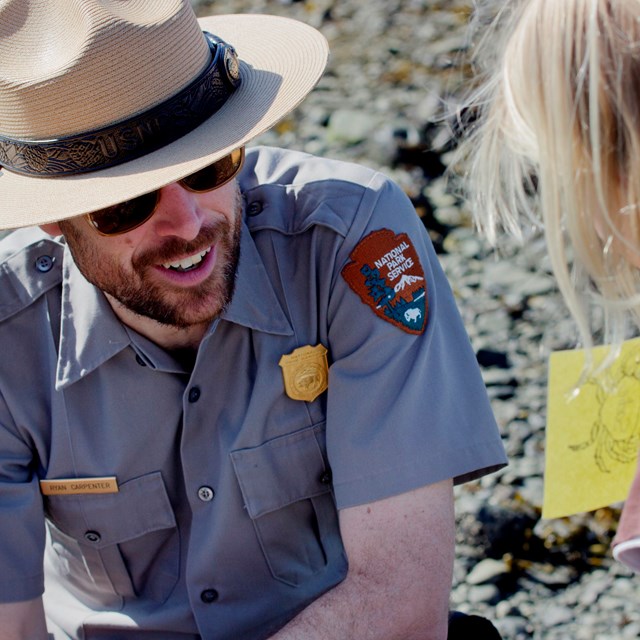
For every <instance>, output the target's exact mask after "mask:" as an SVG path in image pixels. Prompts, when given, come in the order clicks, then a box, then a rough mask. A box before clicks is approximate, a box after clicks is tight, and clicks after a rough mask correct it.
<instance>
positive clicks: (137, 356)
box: [136, 353, 147, 367]
mask: <svg viewBox="0 0 640 640" xmlns="http://www.w3.org/2000/svg"><path fill="white" fill-rule="evenodd" d="M136 362H137V363H138V364H139V365H140V366H141V367H146V366H147V363H146V362H145V361H144V360H143V359H142V356H141V355H140V354H139V353H136Z"/></svg>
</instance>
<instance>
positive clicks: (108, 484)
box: [40, 476, 118, 496]
mask: <svg viewBox="0 0 640 640" xmlns="http://www.w3.org/2000/svg"><path fill="white" fill-rule="evenodd" d="M40 491H41V492H42V495H43V496H61V495H69V496H71V495H78V494H90V493H118V481H117V480H116V477H115V476H105V477H103V478H61V479H60V480H40Z"/></svg>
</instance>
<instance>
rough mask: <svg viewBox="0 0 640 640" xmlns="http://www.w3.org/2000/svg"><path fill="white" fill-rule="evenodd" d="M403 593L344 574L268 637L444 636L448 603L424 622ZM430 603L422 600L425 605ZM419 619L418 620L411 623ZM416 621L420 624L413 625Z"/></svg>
mask: <svg viewBox="0 0 640 640" xmlns="http://www.w3.org/2000/svg"><path fill="white" fill-rule="evenodd" d="M409 606H411V605H407V603H406V601H405V600H404V599H403V594H402V593H395V594H392V593H390V592H389V590H388V589H386V588H385V585H371V584H368V583H367V581H366V579H365V578H362V579H359V578H357V577H347V579H345V581H344V582H342V583H341V584H339V585H338V586H337V587H335V588H334V589H332V590H331V591H329V592H327V593H325V594H324V595H323V596H321V597H320V598H318V600H316V601H315V602H313V603H312V604H311V605H310V606H309V607H307V608H306V609H305V610H304V611H302V612H301V613H300V614H299V615H298V616H296V617H295V618H294V619H293V620H292V621H291V622H289V624H287V625H286V626H285V627H284V628H283V629H281V630H280V631H279V632H278V633H276V634H275V635H274V636H272V637H271V640H300V638H304V640H344V639H345V638H349V639H350V640H378V639H380V640H445V638H446V637H447V619H448V605H444V606H441V607H440V611H439V612H436V611H434V612H433V615H432V619H431V621H430V622H428V623H427V624H424V622H422V621H423V620H424V618H423V616H417V617H416V616H415V612H413V611H406V609H407V608H408V607H409ZM429 606H430V605H429V603H428V602H425V603H424V607H425V609H427V608H428V607H429ZM416 618H417V619H419V620H420V621H421V622H415V623H411V622H409V621H410V620H416ZM416 624H417V625H419V628H418V627H416Z"/></svg>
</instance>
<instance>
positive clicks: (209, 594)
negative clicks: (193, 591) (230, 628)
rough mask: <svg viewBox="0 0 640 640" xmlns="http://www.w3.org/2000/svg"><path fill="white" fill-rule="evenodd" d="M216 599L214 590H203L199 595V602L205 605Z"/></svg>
mask: <svg viewBox="0 0 640 640" xmlns="http://www.w3.org/2000/svg"><path fill="white" fill-rule="evenodd" d="M217 599H218V592H217V591H216V590H215V589H205V590H204V591H203V592H202V593H201V594H200V600H202V602H204V603H205V604H211V603H212V602H215V601H216V600H217Z"/></svg>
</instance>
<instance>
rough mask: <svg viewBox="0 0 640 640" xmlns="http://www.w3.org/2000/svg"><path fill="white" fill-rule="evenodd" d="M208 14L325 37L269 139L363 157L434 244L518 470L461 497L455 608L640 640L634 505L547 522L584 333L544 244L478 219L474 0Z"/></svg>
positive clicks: (510, 629) (334, 0)
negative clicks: (305, 92) (623, 534)
mask: <svg viewBox="0 0 640 640" xmlns="http://www.w3.org/2000/svg"><path fill="white" fill-rule="evenodd" d="M192 3H193V5H194V7H195V8H196V10H197V11H198V12H199V13H200V14H201V15H207V14H211V13H269V14H277V15H284V16H289V17H292V18H297V19H300V20H302V21H304V22H307V23H309V24H311V25H313V26H315V27H317V28H318V29H319V30H320V31H321V32H322V33H324V35H325V36H326V37H327V39H328V41H329V44H330V46H331V52H332V54H331V61H330V65H329V68H328V70H327V73H326V74H325V76H324V77H323V79H322V80H321V81H320V83H319V85H318V87H317V88H316V90H315V91H314V92H313V93H312V94H311V96H310V97H309V98H308V99H307V100H306V101H305V102H304V103H303V105H301V106H300V108H298V109H297V110H296V111H295V112H294V113H293V114H292V115H291V116H290V117H288V118H287V119H285V120H284V121H282V122H281V123H280V124H279V125H278V126H277V127H276V128H275V129H274V130H273V131H271V132H269V133H268V134H266V135H264V136H262V137H261V138H260V139H259V140H257V141H256V142H259V143H262V144H272V145H277V146H284V147H289V148H295V149H301V150H305V151H308V152H310V153H314V154H318V155H325V156H328V157H334V158H339V159H343V160H352V161H356V162H359V163H362V164H365V165H368V166H371V167H373V168H376V169H379V170H381V171H382V172H384V173H386V174H387V175H389V176H391V177H392V178H393V179H394V180H395V181H396V182H398V183H399V184H400V185H401V186H402V187H403V189H404V190H405V191H406V193H407V194H408V195H409V197H410V198H411V200H412V201H413V203H414V204H415V207H416V212H417V214H418V215H419V216H420V217H421V219H422V220H423V222H424V224H425V226H426V228H427V229H428V230H429V233H430V235H431V237H432V239H433V242H434V245H435V247H436V249H437V251H438V254H439V257H440V260H441V262H442V265H443V267H444V269H445V271H446V273H447V275H448V277H449V280H450V283H451V286H452V288H453V290H454V293H455V295H456V299H457V301H458V304H459V307H460V310H461V312H462V315H463V318H464V321H465V323H466V326H467V330H468V332H469V335H470V337H471V340H472V343H473V346H474V348H475V351H476V354H477V357H478V360H479V362H480V364H481V366H482V371H483V375H484V379H485V382H486V384H487V387H488V389H489V394H490V397H491V401H492V406H493V409H494V411H495V414H496V417H497V420H498V423H499V426H500V429H501V432H502V435H503V438H504V442H505V446H506V449H507V452H508V454H509V457H510V464H509V466H508V467H507V468H506V469H505V470H503V471H501V472H499V473H497V474H493V475H490V476H488V477H486V478H483V479H482V480H480V481H477V482H473V483H469V484H466V485H463V486H461V487H458V488H457V489H456V495H457V508H456V510H457V520H458V537H457V556H456V565H455V575H454V588H453V596H452V608H456V609H458V610H461V611H464V612H469V613H478V614H481V615H484V616H487V617H488V618H490V619H491V620H492V621H493V622H494V624H495V625H496V627H498V629H499V630H500V632H501V633H502V635H503V637H504V638H505V640H507V639H508V640H520V639H526V638H534V639H540V640H542V639H544V640H560V639H562V640H565V639H566V640H617V639H622V638H636V637H640V608H639V607H638V603H639V602H640V580H639V579H638V578H637V577H636V576H635V575H634V574H633V573H632V572H630V571H629V570H628V569H626V568H625V567H623V566H622V565H620V564H619V563H617V562H616V561H614V560H613V558H612V557H611V552H610V542H611V539H612V537H613V534H614V533H615V528H616V525H617V521H618V517H619V507H620V505H614V506H612V507H607V508H603V509H600V510H598V511H595V512H591V513H585V514H580V515H576V516H571V517H567V518H561V519H553V520H547V519H542V518H541V506H542V498H543V471H544V446H545V423H546V393H547V361H548V357H549V353H550V352H551V351H552V350H556V349H566V348H572V347H575V346H576V345H575V341H576V331H575V328H574V327H573V325H572V323H571V320H570V319H569V318H568V314H567V312H566V311H565V309H564V307H563V304H562V301H561V298H560V296H559V294H558V292H557V291H556V289H555V286H554V281H553V279H552V278H551V276H550V275H549V268H548V263H547V259H546V257H545V253H544V246H543V243H542V241H541V240H540V239H536V237H535V236H534V237H533V238H532V239H531V240H529V241H528V242H527V244H526V247H521V246H518V245H517V244H516V243H515V242H505V243H504V244H503V245H502V247H501V250H500V252H499V253H498V252H495V251H493V250H492V249H491V248H490V247H489V246H488V245H487V244H486V242H485V241H484V240H483V239H482V238H480V237H479V236H478V234H477V233H476V232H475V230H474V229H473V226H472V225H471V223H470V219H469V214H468V209H467V207H466V206H465V203H464V201H463V200H462V199H461V198H460V197H459V196H458V195H456V194H457V193H458V189H457V186H456V181H455V179H452V178H450V177H447V173H446V170H447V167H448V162H449V160H450V157H451V153H450V152H451V149H452V146H453V144H454V141H453V139H452V134H451V126H450V123H449V122H448V120H447V118H445V117H444V114H445V113H446V112H447V111H449V110H450V109H451V107H452V105H455V104H456V101H457V100H458V96H459V95H460V90H461V88H463V87H464V86H465V82H467V81H468V77H469V72H470V70H469V62H468V44H469V43H468V40H469V38H468V28H467V25H468V22H469V19H470V15H471V12H472V6H471V3H470V0H469V1H467V0H440V1H438V0H366V2H365V1H364V0H341V1H338V0H304V1H303V0H300V1H295V0H192Z"/></svg>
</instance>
